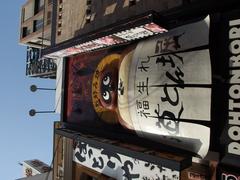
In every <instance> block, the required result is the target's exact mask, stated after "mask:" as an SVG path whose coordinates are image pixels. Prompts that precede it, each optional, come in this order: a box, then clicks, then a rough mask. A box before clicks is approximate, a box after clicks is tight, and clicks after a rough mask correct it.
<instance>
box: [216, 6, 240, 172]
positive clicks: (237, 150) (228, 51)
mask: <svg viewBox="0 0 240 180" xmlns="http://www.w3.org/2000/svg"><path fill="white" fill-rule="evenodd" d="M218 26H219V29H220V32H219V34H218V37H217V38H218V39H219V40H220V42H219V45H218V46H217V48H218V49H219V50H220V52H219V53H220V59H219V60H220V61H223V62H226V64H227V65H226V69H227V70H228V76H227V78H226V84H227V85H226V94H227V95H228V96H227V101H228V103H227V117H226V120H225V124H224V131H223V132H222V135H221V144H222V146H223V147H224V148H222V149H224V152H222V157H223V159H222V162H223V163H224V164H228V165H231V166H238V167H240V164H239V160H240V11H239V10H235V11H231V12H227V13H224V14H221V19H219V23H218ZM238 172H239V169H238ZM238 176H239V174H238Z"/></svg>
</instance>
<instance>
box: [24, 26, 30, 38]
mask: <svg viewBox="0 0 240 180" xmlns="http://www.w3.org/2000/svg"><path fill="white" fill-rule="evenodd" d="M29 34H30V29H28V28H27V27H23V28H22V38H24V37H26V36H27V35H29Z"/></svg>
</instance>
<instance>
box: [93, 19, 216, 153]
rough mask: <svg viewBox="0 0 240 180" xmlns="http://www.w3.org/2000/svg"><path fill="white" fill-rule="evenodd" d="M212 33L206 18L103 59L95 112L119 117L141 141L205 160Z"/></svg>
mask: <svg viewBox="0 0 240 180" xmlns="http://www.w3.org/2000/svg"><path fill="white" fill-rule="evenodd" d="M200 31H202V32H201V34H202V36H201V38H197V37H198V34H199V32H200ZM208 31H209V26H208V18H206V19H205V20H203V21H199V22H197V23H193V24H190V25H186V26H185V27H184V26H183V27H180V28H176V29H174V30H172V31H169V32H168V33H166V34H163V35H160V36H156V37H154V38H150V39H148V40H144V41H142V42H139V44H138V45H137V47H136V48H135V49H133V50H131V51H129V52H128V53H125V54H123V55H122V56H120V55H117V54H112V55H109V56H106V57H105V58H103V59H102V61H101V62H100V64H99V65H98V68H97V70H96V71H95V74H94V79H93V88H92V89H93V103H94V107H95V110H96V112H112V113H115V114H116V115H117V122H119V123H120V124H121V125H123V126H124V127H126V128H128V129H131V130H134V131H135V132H136V133H137V134H138V135H139V136H142V137H145V138H149V139H152V140H155V141H159V142H161V143H163V142H166V144H168V145H172V146H175V147H178V148H182V149H185V150H189V151H192V152H195V153H196V154H199V155H200V156H202V157H203V156H205V155H206V153H207V152H208V147H209V138H210V129H209V127H208V126H205V125H204V124H208V122H209V121H211V119H210V112H211V109H210V108H211V87H210V85H211V83H212V82H211V79H212V78H211V63H210V55H209V50H208V49H207V48H206V47H207V46H205V45H207V44H208V43H209V42H208ZM192 37H196V39H194V38H192ZM198 47H201V48H198ZM156 49H157V50H156ZM117 82H118V85H117ZM98 89H99V91H98ZM98 92H99V93H98ZM101 118H102V119H104V118H103V117H102V116H101ZM199 131H201V132H202V133H203V134H204V136H202V134H200V133H197V132H199Z"/></svg>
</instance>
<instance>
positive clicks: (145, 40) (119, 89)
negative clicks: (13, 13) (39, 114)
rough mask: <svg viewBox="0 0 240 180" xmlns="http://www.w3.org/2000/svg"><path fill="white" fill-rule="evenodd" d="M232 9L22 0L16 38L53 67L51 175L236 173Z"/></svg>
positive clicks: (224, 5)
mask: <svg viewBox="0 0 240 180" xmlns="http://www.w3.org/2000/svg"><path fill="white" fill-rule="evenodd" d="M30 2H31V3H30ZM29 7H31V8H32V10H31V11H29V10H28V8H29ZM239 7H240V5H239V2H238V1H235V0H231V1H221V2H219V1H216V0H211V1H208V2H205V1H198V0H193V1H187V0H186V1H185V0H171V1H153V0H151V1H147V0H121V1H114V0H112V1H111V0H110V1H94V0H78V1H77V0H73V1H67V0H53V1H48V2H47V1H46V0H45V4H44V1H28V2H27V3H26V4H25V5H24V6H23V9H24V10H23V11H22V25H21V29H22V31H21V37H22V40H20V42H21V41H22V42H23V43H24V42H25V43H28V42H30V44H29V43H28V45H30V46H32V48H33V47H35V45H36V44H37V43H39V44H41V46H37V47H38V48H40V49H41V53H40V55H37V57H39V58H37V59H38V60H39V59H48V58H49V59H54V60H56V62H57V63H56V64H57V67H59V68H58V72H57V83H56V84H57V87H56V92H57V93H56V109H57V110H58V112H60V114H61V120H60V122H56V123H55V124H54V145H53V159H54V161H53V179H54V180H55V179H56V180H57V179H64V180H69V179H81V180H82V179H83V180H84V179H143V180H148V179H159V180H161V179H171V180H172V179H173V180H174V179H176V180H180V179H182V180H185V179H192V180H193V179H211V180H215V179H221V178H222V179H231V178H232V179H234V178H235V179H238V178H239V176H240V175H239V171H238V170H239V163H238V162H239V161H238V160H239V156H240V146H239V144H240V138H239V134H240V130H239V112H240V111H239V99H240V98H239V92H240V91H239V86H240V85H239V83H240V82H239V63H238V61H239V58H238V55H239V53H240V48H239V47H240V43H239V37H240V36H239V33H238V32H239V31H238V29H239V26H240V20H239V19H240V17H239ZM42 9H44V11H43V10H42ZM41 11H43V12H41ZM50 11H51V23H50V24H51V28H49V31H50V32H46V31H48V28H47V27H48V17H49V16H48V12H50ZM41 14H42V15H41ZM40 16H42V19H43V20H42V22H41V18H40ZM30 20H31V22H30ZM45 23H46V26H43V28H39V27H41V26H42V25H41V24H45ZM34 27H35V28H34ZM31 28H32V29H31ZM34 30H35V31H34ZM38 30H39V33H40V31H41V34H42V36H41V37H42V39H44V40H45V38H44V37H47V38H46V39H48V41H41V42H40V41H39V42H37V41H36V39H35V38H34V37H35V36H34V35H35V34H37V32H38ZM31 33H32V35H31ZM27 38H29V40H25V39H27ZM40 39H41V38H40ZM23 40H24V41H23ZM34 43H35V44H34ZM31 44H32V45H31ZM42 48H43V49H42ZM29 62H31V61H29ZM44 67H45V66H44Z"/></svg>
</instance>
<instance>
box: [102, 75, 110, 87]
mask: <svg viewBox="0 0 240 180" xmlns="http://www.w3.org/2000/svg"><path fill="white" fill-rule="evenodd" d="M109 83H110V77H109V76H105V77H104V78H103V84H104V85H105V86H107V85H109Z"/></svg>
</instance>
